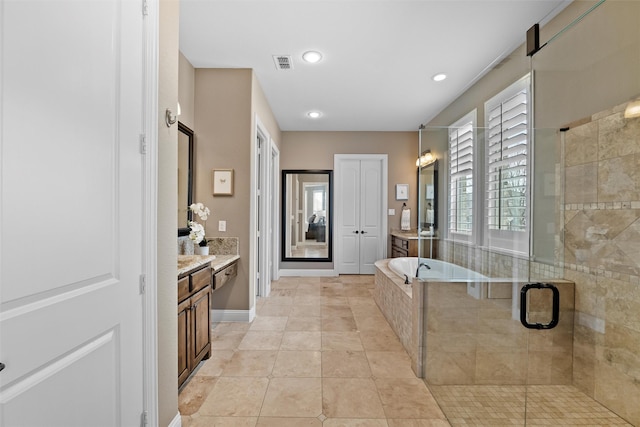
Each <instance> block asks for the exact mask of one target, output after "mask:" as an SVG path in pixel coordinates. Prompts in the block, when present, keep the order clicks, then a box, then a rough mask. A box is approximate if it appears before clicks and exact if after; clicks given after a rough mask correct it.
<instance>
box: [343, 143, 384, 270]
mask: <svg viewBox="0 0 640 427" xmlns="http://www.w3.org/2000/svg"><path fill="white" fill-rule="evenodd" d="M335 169H336V171H337V176H336V211H337V213H338V216H337V218H336V219H337V222H338V230H337V233H338V239H337V245H338V248H337V249H338V250H337V254H338V260H337V262H338V273H339V274H374V273H375V265H374V263H375V262H376V261H377V260H379V259H382V258H384V257H385V249H386V248H385V246H386V245H385V242H386V217H385V216H384V210H385V207H386V204H387V199H386V192H387V188H386V156H377V155H364V156H355V155H354V156H350V155H336V166H335Z"/></svg>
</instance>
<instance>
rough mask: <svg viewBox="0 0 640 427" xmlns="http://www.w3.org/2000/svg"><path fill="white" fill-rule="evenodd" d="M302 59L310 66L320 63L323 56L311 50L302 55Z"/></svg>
mask: <svg viewBox="0 0 640 427" xmlns="http://www.w3.org/2000/svg"><path fill="white" fill-rule="evenodd" d="M302 59H304V60H305V61H307V62H308V63H309V64H315V63H316V62H320V60H321V59H322V54H321V53H320V52H316V51H315V50H310V51H308V52H305V53H303V54H302Z"/></svg>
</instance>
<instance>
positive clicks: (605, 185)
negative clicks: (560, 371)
mask: <svg viewBox="0 0 640 427" xmlns="http://www.w3.org/2000/svg"><path fill="white" fill-rule="evenodd" d="M625 107H626V104H624V105H621V106H618V107H616V108H614V109H612V110H609V111H604V112H601V113H598V114H595V115H593V116H592V117H591V120H589V121H586V122H585V123H581V124H579V125H577V126H572V127H571V129H570V130H569V131H567V132H566V134H565V140H564V144H565V146H564V153H565V155H564V158H565V160H564V166H565V205H564V214H565V215H564V217H565V220H564V223H565V230H564V241H565V245H564V267H565V269H564V272H565V273H564V276H565V279H568V280H572V281H574V282H575V283H576V324H575V337H574V373H573V382H574V384H575V385H576V386H578V387H579V388H580V389H581V390H583V391H584V392H585V393H587V394H588V395H589V396H591V397H593V398H594V399H596V400H598V401H599V402H601V403H602V404H604V405H605V406H607V407H608V408H610V409H611V410H613V411H615V412H616V413H618V414H619V415H620V416H622V417H624V418H625V419H627V420H628V421H629V422H631V423H632V424H634V425H640V277H639V276H640V118H634V119H625V118H624V109H625Z"/></svg>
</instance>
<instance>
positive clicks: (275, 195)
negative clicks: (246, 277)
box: [265, 139, 280, 296]
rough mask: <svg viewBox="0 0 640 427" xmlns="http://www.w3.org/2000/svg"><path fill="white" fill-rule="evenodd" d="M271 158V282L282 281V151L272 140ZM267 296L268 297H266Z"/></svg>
mask: <svg viewBox="0 0 640 427" xmlns="http://www.w3.org/2000/svg"><path fill="white" fill-rule="evenodd" d="M270 148H271V150H270V156H269V159H268V160H269V168H270V171H269V172H270V173H269V176H270V179H269V184H270V185H269V195H270V197H269V200H270V201H271V203H270V206H269V215H270V222H269V224H270V228H269V230H270V232H269V241H270V243H271V244H270V245H269V247H270V248H272V249H273V250H272V251H271V258H270V259H271V268H270V272H269V275H270V278H271V280H279V279H280V273H279V272H280V257H279V254H280V238H279V236H280V215H279V214H278V213H279V212H280V191H279V190H280V150H279V149H278V147H277V146H276V144H275V141H273V140H272V139H270ZM269 288H271V287H269ZM265 296H266V295H265Z"/></svg>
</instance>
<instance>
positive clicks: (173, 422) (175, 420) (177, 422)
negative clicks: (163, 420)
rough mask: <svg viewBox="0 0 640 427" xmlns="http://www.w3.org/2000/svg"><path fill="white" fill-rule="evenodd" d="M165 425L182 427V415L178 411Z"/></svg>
mask: <svg viewBox="0 0 640 427" xmlns="http://www.w3.org/2000/svg"><path fill="white" fill-rule="evenodd" d="M167 427H182V417H181V416H180V412H178V414H177V415H176V416H175V417H174V418H173V420H171V422H170V423H169V425H168V426H167Z"/></svg>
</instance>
